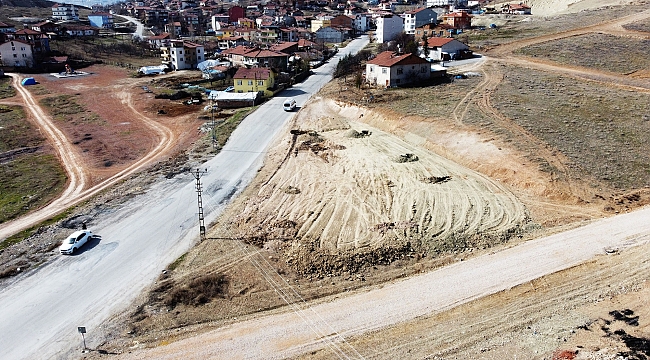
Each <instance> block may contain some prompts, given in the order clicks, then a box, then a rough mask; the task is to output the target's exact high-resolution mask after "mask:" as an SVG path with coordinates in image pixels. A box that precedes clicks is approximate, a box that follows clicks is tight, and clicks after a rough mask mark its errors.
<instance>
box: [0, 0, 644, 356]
mask: <svg viewBox="0 0 650 360" xmlns="http://www.w3.org/2000/svg"><path fill="white" fill-rule="evenodd" d="M647 5H648V4H647V3H645V2H636V3H634V4H632V5H629V4H628V5H627V6H624V7H617V6H612V7H609V8H603V9H600V10H585V11H583V12H577V13H573V14H571V15H570V16H568V15H564V16H559V17H557V22H556V19H555V18H550V17H546V18H543V19H542V18H535V17H525V19H532V20H529V21H526V22H519V21H518V20H517V21H514V20H512V19H505V20H508V22H504V27H505V29H504V31H511V32H510V33H511V34H512V33H516V32H517V31H522V32H524V31H525V29H526V28H528V27H534V33H536V34H544V36H545V37H544V38H543V41H542V40H540V41H539V43H542V42H544V43H545V44H546V42H553V41H558V43H564V42H569V43H570V41H571V40H570V39H565V36H564V35H563V34H562V33H559V34H555V35H547V34H553V33H555V31H556V30H557V29H562V28H566V27H570V26H571V25H570V24H573V28H576V27H577V25H576V24H580V23H581V22H580V19H582V18H581V16H584V20H585V22H584V24H585V26H586V25H593V24H597V23H598V22H604V23H602V24H601V25H598V26H592V27H586V28H584V30H579V29H577V30H575V36H585V37H587V38H589V36H595V35H593V33H594V32H596V31H604V32H605V33H607V31H608V30H611V31H610V32H613V31H614V30H612V29H614V28H615V25H616V26H618V24H613V23H612V24H610V22H609V20H613V19H621V18H622V19H623V20H621V21H622V22H624V20H625V19H628V20H629V21H630V22H631V23H632V24H639V21H641V24H643V21H646V20H645V19H647V17H648V16H650V14H648V12H647V11H645V12H643V10H645V7H647ZM639 14H641V15H644V14H645V15H644V16H645V17H643V16H641V15H639ZM624 16H639V19H637V18H624ZM596 17H597V18H598V21H595V20H594V19H595V18H596ZM540 19H541V20H540ZM505 20H504V21H505ZM531 24H533V25H531ZM608 24H610V25H608ZM518 26H521V27H518ZM640 28H641V30H639V29H640ZM616 29H618V30H616V31H621V30H620V29H621V28H619V27H616ZM642 29H643V27H640V26H638V25H635V27H634V31H635V33H634V36H635V37H636V36H638V35H639V34H638V31H642ZM572 36H573V35H572ZM598 36H600V35H598ZM617 36H624V35H621V34H618V35H617ZM562 39H563V40H562ZM498 41H499V42H503V43H510V45H504V46H501V47H494V50H493V51H494V52H487V53H486V54H485V55H487V58H484V59H483V60H481V61H478V62H476V63H474V64H471V65H466V66H463V67H458V68H455V69H454V68H452V71H454V72H458V73H460V72H463V73H466V72H471V73H474V74H476V75H477V76H470V77H468V78H467V79H458V80H455V81H453V82H450V83H446V84H440V85H436V86H434V87H428V88H411V89H389V90H383V89H381V90H380V89H366V88H364V89H358V88H356V87H355V86H354V84H353V83H352V81H349V82H347V83H346V82H345V81H342V80H334V81H333V82H331V83H330V84H329V85H327V86H326V87H325V88H323V89H322V90H321V92H320V93H319V94H317V95H315V97H314V98H313V99H312V101H311V102H310V103H309V104H308V105H306V106H305V107H303V108H302V109H301V110H300V112H299V113H298V114H297V116H296V117H294V118H293V120H292V123H291V124H289V126H287V128H286V129H285V132H284V135H283V136H282V137H281V139H280V141H279V142H278V143H277V144H276V145H275V146H274V147H273V148H272V149H270V151H269V155H268V157H267V159H266V162H265V164H264V167H263V168H262V169H261V170H260V172H259V174H258V176H257V177H256V178H255V179H254V180H253V183H252V184H251V185H250V186H249V187H248V188H247V189H246V190H245V191H244V192H243V193H242V194H241V195H240V196H238V197H237V198H236V199H235V200H234V201H233V202H232V203H231V204H230V205H229V206H228V208H227V209H226V210H225V211H224V213H223V215H222V216H221V217H220V218H219V220H217V221H216V222H215V223H213V224H209V227H208V228H209V232H208V236H207V239H206V240H205V241H202V242H200V243H199V244H198V245H197V246H196V247H195V248H194V249H192V250H191V251H189V252H188V253H186V254H185V255H183V256H182V257H181V258H179V259H178V260H177V261H176V262H174V263H172V264H170V265H169V266H168V269H167V270H166V271H165V272H164V273H163V274H161V276H160V278H159V279H158V281H157V282H156V283H155V284H153V285H152V286H151V288H150V289H149V290H150V291H148V292H146V293H144V294H142V296H141V298H140V299H139V300H138V302H137V303H136V304H134V306H133V311H132V312H129V313H125V314H118V315H116V316H115V317H114V319H113V321H112V322H111V324H109V326H108V327H107V329H108V330H107V331H108V335H107V338H106V342H105V343H104V345H102V347H101V349H102V352H103V353H104V354H105V353H124V352H128V351H130V350H131V349H137V348H140V347H156V346H161V345H165V344H168V343H170V342H172V341H175V340H178V339H182V338H186V337H190V336H196V335H197V334H201V333H203V332H205V331H207V330H209V329H213V328H216V327H221V326H224V325H226V324H230V323H233V322H236V321H238V320H237V319H240V320H241V319H242V318H250V317H254V316H256V314H257V313H260V312H264V313H269V312H273V311H283V308H282V307H283V306H285V305H287V304H292V303H295V302H301V301H308V300H314V299H324V298H325V297H327V296H328V295H333V294H344V293H346V292H349V291H352V290H355V289H360V288H365V287H370V286H374V285H380V284H382V283H386V282H389V281H391V280H395V279H399V278H403V277H407V276H409V275H413V274H417V273H421V272H426V271H429V270H431V269H435V268H439V267H441V266H444V265H447V264H451V263H454V262H457V261H462V260H463V259H466V258H468V257H472V256H476V255H481V254H486V253H489V252H494V251H498V250H499V249H503V248H504V247H510V246H515V245H517V244H518V243H521V242H523V241H528V240H532V239H534V238H536V237H540V236H542V235H546V234H551V233H557V232H560V231H563V230H566V229H569V228H573V227H577V226H580V225H582V224H585V223H588V222H589V221H591V220H594V219H599V218H602V217H606V216H610V215H613V214H616V213H621V212H626V211H629V210H633V209H636V208H638V207H640V206H643V205H646V204H648V203H649V202H650V190H649V189H648V186H649V185H650V183H649V182H650V180H649V177H648V171H650V156H648V154H649V153H650V152H648V149H647V142H645V141H643V135H645V133H647V131H646V130H647V129H646V128H647V126H648V125H647V120H648V119H647V116H648V114H650V109H648V104H650V101H649V100H650V99H648V94H649V93H650V90H649V89H650V84H648V78H647V77H643V76H638V73H636V74H637V76H635V75H634V73H632V74H630V73H629V72H628V71H625V72H618V73H612V72H609V71H608V70H607V69H603V68H602V67H599V66H598V64H596V63H595V62H592V61H582V62H581V63H580V64H573V63H572V64H570V65H563V64H561V63H558V62H555V60H556V59H553V58H551V59H546V60H543V61H538V60H539V59H537V58H535V57H526V56H523V55H522V54H518V55H517V56H514V55H512V52H513V51H515V50H516V49H519V48H523V47H524V46H533V45H534V44H537V42H535V41H534V40H533V39H532V38H529V39H527V40H525V41H523V42H520V43H517V41H516V39H515V38H509V39H505V38H501V39H500V40H498ZM581 41H582V40H581ZM483 44H485V42H483ZM643 44H645V43H643ZM488 45H489V46H486V47H490V48H491V47H493V46H496V44H495V43H492V44H488ZM581 46H583V47H585V46H587V42H584V41H583V42H582V43H581ZM643 46H646V45H643ZM547 49H550V50H548V51H549V52H554V50H553V49H554V48H553V47H552V46H550V47H547ZM533 50H534V51H536V52H538V51H539V52H541V53H543V52H544V47H537V48H532V47H531V48H528V50H525V51H533ZM588 50H589V49H586V50H585V53H590V54H591V56H593V57H604V58H607V57H608V56H612V57H614V56H617V55H618V54H616V53H614V50H613V51H612V53H607V49H603V48H600V47H599V48H598V49H591V51H588ZM541 53H540V54H541ZM533 55H534V54H533ZM556 55H557V54H556ZM554 56H555V55H554ZM641 58H642V57H638V58H637V59H636V60H635V61H641V62H640V63H635V65H634V66H636V67H638V68H639V69H648V68H649V65H650V62H649V61H648V60H647V59H646V60H645V62H643V60H642V59H641ZM93 72H94V74H93V75H91V76H89V77H87V78H85V79H81V78H80V79H78V80H74V81H69V80H70V79H66V80H52V79H38V80H39V82H41V83H42V85H43V87H44V88H45V89H47V91H48V93H47V94H44V95H39V96H41V97H43V98H45V97H48V96H53V95H52V94H56V95H57V96H60V95H62V94H66V95H69V96H71V97H72V98H74V99H75V102H76V103H78V104H84V106H85V107H86V108H87V110H88V111H90V112H92V113H94V114H97V115H98V116H99V118H100V119H101V120H102V121H85V122H84V121H82V120H83V119H81V118H79V119H78V121H76V123H75V121H72V122H70V121H68V122H65V123H62V124H61V126H62V128H63V129H65V131H66V133H67V134H69V135H70V136H71V137H72V138H79V139H81V141H80V143H79V146H81V147H82V148H83V147H85V148H83V149H85V150H87V151H85V152H84V154H86V155H84V159H85V161H86V162H87V163H88V164H89V168H91V169H93V171H92V173H93V178H94V179H100V178H101V177H103V176H109V174H110V173H111V172H114V171H117V170H118V169H119V168H120V167H122V166H126V165H127V164H128V163H129V161H133V159H135V158H137V156H138V154H142V153H145V152H146V151H147V149H148V148H150V147H151V146H152V143H153V142H152V141H151V140H148V138H147V131H146V130H145V129H143V128H139V127H138V126H137V125H136V124H129V123H128V120H125V119H128V117H127V116H125V115H124V114H123V113H122V112H121V110H120V109H122V108H123V107H124V106H123V104H125V103H126V102H125V101H126V100H128V99H129V98H130V99H131V100H133V99H135V100H137V101H131V102H129V103H132V104H137V105H135V106H136V108H137V109H138V111H141V112H143V113H147V114H149V116H151V117H155V118H156V121H159V122H161V123H163V124H165V125H166V126H168V127H170V128H171V129H173V131H174V133H175V134H177V136H178V139H179V140H178V142H177V146H176V147H175V150H176V151H175V153H174V154H169V155H168V156H167V160H166V161H164V162H160V163H158V165H156V166H153V167H150V168H148V170H147V171H149V172H144V173H140V174H139V175H134V176H132V177H131V178H130V179H129V180H127V181H124V182H123V183H121V184H119V185H118V186H116V187H114V188H112V189H110V190H107V191H105V192H104V193H102V194H101V195H100V196H98V197H97V198H95V199H93V200H91V201H88V202H86V203H84V204H82V205H79V206H78V207H77V209H76V211H75V213H74V215H73V216H72V217H71V218H69V219H67V221H65V222H63V223H61V224H58V225H57V226H51V227H47V228H45V227H44V228H43V229H42V230H41V231H40V233H39V234H37V235H35V236H33V237H31V238H29V239H27V240H25V241H23V242H22V243H20V244H17V245H15V246H12V247H10V248H8V249H6V250H4V251H3V252H2V253H0V261H2V263H3V264H5V265H3V266H4V269H7V267H8V266H13V267H14V268H13V269H14V270H13V272H14V273H15V271H16V270H15V267H16V264H17V260H16V259H22V260H21V261H24V262H25V263H26V264H37V263H38V262H41V261H46V259H47V257H48V256H52V255H54V253H55V251H54V250H53V249H54V248H55V246H56V245H55V243H56V239H59V238H61V236H63V234H65V233H66V231H69V230H66V229H63V228H62V227H63V226H65V227H73V226H75V225H78V223H80V222H81V221H83V219H85V218H92V217H93V216H97V215H98V214H101V212H102V211H105V209H108V208H110V207H111V206H119V203H120V202H121V201H128V199H129V198H130V197H132V196H134V195H135V194H137V193H139V192H141V191H144V190H145V189H146V187H147V183H148V182H150V181H152V180H151V177H150V176H149V175H150V172H151V171H154V172H155V171H158V172H164V173H165V174H169V175H170V176H173V175H174V171H178V170H179V169H183V168H184V167H187V166H188V165H187V164H188V163H189V164H195V163H197V162H200V161H201V159H203V158H205V157H206V156H210V155H209V154H208V153H207V152H206V149H205V146H203V145H204V143H203V142H202V141H204V140H199V141H198V142H197V140H198V139H199V138H200V136H199V133H198V131H197V128H199V127H200V125H201V124H202V121H204V120H201V119H200V116H201V113H200V111H195V110H196V108H192V107H191V106H186V105H181V104H176V103H170V100H156V99H153V96H152V95H151V94H149V93H146V92H144V91H141V89H140V88H139V86H142V85H145V84H149V85H151V84H152V83H151V82H150V79H145V80H143V79H133V78H128V77H126V76H125V75H126V74H124V73H123V72H121V70H116V69H112V68H110V67H98V68H96V69H95V70H94V71H93ZM115 72H121V73H119V74H117V73H115ZM106 89H111V91H107V90H106ZM107 94H110V96H106V95H107ZM98 103H99V104H98ZM161 107H165V111H164V112H165V113H166V114H163V115H160V114H159V113H158V111H157V109H160V108H161ZM185 111H187V112H185ZM109 124H110V126H108V125H109ZM85 134H91V135H88V136H89V137H92V139H87V140H83V139H84V137H86V135H85ZM109 138H110V139H111V140H110V141H109V140H104V139H109ZM192 144H194V145H192ZM197 149H199V150H198V151H197ZM185 150H187V151H185ZM125 154H128V156H126V155H125ZM107 161H110V162H111V164H110V165H109V166H106V165H107ZM35 249H40V250H35ZM648 250H649V249H648V245H645V246H641V247H637V248H631V249H626V250H624V251H621V252H616V253H614V254H612V255H608V256H601V257H597V258H596V259H594V260H592V261H589V262H587V263H585V264H582V265H580V266H577V267H574V268H571V269H567V270H565V271H562V272H559V273H555V274H552V275H549V276H545V277H543V278H540V279H537V280H534V281H531V282H530V283H527V284H524V285H521V286H518V287H515V288H513V289H510V290H508V291H503V292H500V293H497V294H494V295H490V296H486V297H484V298H481V299H478V300H475V301H472V302H470V303H468V304H465V305H462V306H459V307H456V308H454V309H452V310H449V311H445V312H441V313H435V314H431V315H430V316H427V317H424V318H418V319H416V320H413V321H409V322H406V323H401V324H398V325H395V326H393V327H390V328H388V329H384V330H380V331H376V332H372V333H369V334H364V335H360V336H357V337H354V338H352V339H347V340H348V342H349V343H350V344H352V345H353V346H354V347H355V349H357V351H359V352H360V353H362V354H371V355H368V357H372V358H395V357H398V358H429V359H436V358H438V359H443V358H445V359H447V358H457V359H467V358H473V359H503V358H538V359H549V358H553V359H615V358H617V357H619V356H623V358H625V357H626V356H627V358H631V359H643V358H647V357H648V356H650V351H649V350H648V349H649V347H648V342H649V341H650V327H649V326H650V313H649V312H648V309H649V308H650V307H648V300H647V299H649V298H650V286H648V283H647V282H646V279H647V278H648V275H650V261H649V260H648V257H647V251H648ZM39 251H40V255H38V254H39ZM5 271H6V270H5ZM11 274H13V273H11ZM11 274H9V275H11ZM284 289H291V294H292V295H290V296H286V295H281V294H287V293H288V292H284V291H281V290H284ZM335 355H336V354H332V353H329V352H328V350H323V351H318V352H313V353H309V354H306V355H304V356H303V357H304V358H331V357H333V356H335ZM87 357H90V358H100V357H105V355H103V354H100V353H97V352H95V353H90V354H87Z"/></svg>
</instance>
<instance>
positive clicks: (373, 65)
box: [366, 51, 431, 87]
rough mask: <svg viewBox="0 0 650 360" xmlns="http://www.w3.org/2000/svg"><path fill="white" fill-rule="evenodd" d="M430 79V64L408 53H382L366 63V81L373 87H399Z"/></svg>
mask: <svg viewBox="0 0 650 360" xmlns="http://www.w3.org/2000/svg"><path fill="white" fill-rule="evenodd" d="M430 77H431V64H430V63H429V62H428V61H426V60H424V59H422V58H419V57H417V56H415V55H413V54H410V53H409V54H405V55H398V54H396V53H394V52H392V51H384V52H382V53H380V54H378V55H377V56H376V57H375V58H374V59H372V60H370V61H368V62H367V63H366V81H367V82H368V83H370V84H371V85H374V86H385V87H391V86H401V85H405V84H410V83H415V82H419V81H422V80H427V79H429V78H430Z"/></svg>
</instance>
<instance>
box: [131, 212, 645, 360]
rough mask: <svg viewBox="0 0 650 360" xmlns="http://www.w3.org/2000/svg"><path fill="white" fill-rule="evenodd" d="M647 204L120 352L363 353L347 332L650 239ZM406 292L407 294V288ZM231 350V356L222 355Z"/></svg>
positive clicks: (175, 355) (436, 308) (188, 355)
mask: <svg viewBox="0 0 650 360" xmlns="http://www.w3.org/2000/svg"><path fill="white" fill-rule="evenodd" d="M648 217H650V208H645V209H642V210H639V211H635V212H632V213H628V214H623V215H618V216H615V217H612V218H607V219H602V220H598V221H595V222H593V223H591V224H589V225H586V226H583V227H581V228H577V229H574V230H571V231H567V232H563V233H560V234H556V235H552V236H548V237H545V238H541V239H538V240H533V241H529V242H526V243H524V244H522V245H519V246H516V247H512V248H509V249H506V250H503V251H500V252H496V253H493V254H489V255H485V256H481V257H476V258H473V259H470V260H468V261H461V262H457V263H455V264H453V265H450V266H447V267H445V268H442V269H440V270H437V271H433V272H430V273H427V274H424V275H420V276H416V277H412V278H409V279H406V280H403V281H398V282H394V283H392V284H387V285H385V286H383V287H380V288H376V289H373V290H368V291H360V292H358V293H355V294H352V295H349V296H346V297H341V298H337V297H335V298H333V299H331V300H330V301H328V302H324V303H319V304H316V305H313V306H310V305H309V304H303V305H302V306H293V307H292V308H291V309H289V310H293V311H292V312H287V313H283V314H278V315H269V316H264V317H260V318H257V319H253V320H249V321H245V322H241V323H237V324H232V325H229V326H226V327H223V328H220V329H217V330H214V331H211V332H208V333H206V334H203V335H200V336H196V337H192V338H188V339H184V340H180V341H177V342H174V343H171V344H169V345H167V346H159V347H156V348H152V349H146V350H142V351H138V352H133V353H130V354H125V355H123V356H121V357H120V359H179V358H183V359H207V358H229V359H279V358H285V357H290V356H297V355H300V354H304V353H307V352H309V351H314V350H317V349H320V348H325V347H329V348H330V350H332V351H333V352H334V353H336V354H337V355H338V357H339V358H361V357H373V354H360V353H358V352H357V351H356V350H355V349H354V348H352V347H351V346H350V345H349V344H348V343H347V342H345V339H346V338H348V337H350V336H358V335H361V334H364V333H367V332H370V331H374V330H378V329H381V328H383V327H387V326H390V325H393V324H397V323H400V322H404V321H408V320H412V319H414V318H416V317H418V316H422V315H426V314H431V313H434V312H440V311H444V310H447V309H450V308H452V307H454V306H457V305H460V304H463V303H466V302H469V301H471V300H474V299H477V298H480V297H483V296H486V295H489V294H494V293H496V292H498V291H501V290H505V289H509V288H511V287H514V286H516V285H519V284H522V283H525V282H527V281H530V280H533V279H535V278H538V277H541V276H544V275H547V274H551V273H554V272H557V271H560V270H562V269H567V268H570V267H572V266H575V265H577V264H580V263H581V262H584V261H586V260H589V259H591V258H593V257H594V256H597V255H604V254H607V253H608V252H609V253H611V252H615V251H617V250H621V249H624V248H627V247H631V246H636V245H640V244H644V243H647V242H648V241H649V240H650V222H648V221H647V219H648ZM404 294H408V296H404ZM224 354H227V356H224Z"/></svg>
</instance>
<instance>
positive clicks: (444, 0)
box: [427, 0, 454, 8]
mask: <svg viewBox="0 0 650 360" xmlns="http://www.w3.org/2000/svg"><path fill="white" fill-rule="evenodd" d="M450 5H454V0H427V7H428V8H431V7H447V6H450Z"/></svg>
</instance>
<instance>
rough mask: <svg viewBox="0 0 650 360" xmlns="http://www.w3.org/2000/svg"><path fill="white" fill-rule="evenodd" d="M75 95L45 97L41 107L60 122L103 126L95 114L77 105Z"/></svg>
mask: <svg viewBox="0 0 650 360" xmlns="http://www.w3.org/2000/svg"><path fill="white" fill-rule="evenodd" d="M76 97H77V95H67V94H66V95H59V96H51V97H46V98H44V99H42V100H41V105H43V106H44V107H47V108H48V110H49V112H50V113H51V114H52V116H53V117H54V118H55V119H57V120H60V121H67V122H70V123H72V124H73V125H79V124H82V123H85V124H100V125H101V124H104V123H105V121H104V120H102V119H101V118H100V117H99V116H98V115H97V114H94V113H92V112H90V111H89V110H87V109H86V108H85V107H84V106H83V105H81V104H79V103H78V102H77V99H76Z"/></svg>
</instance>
